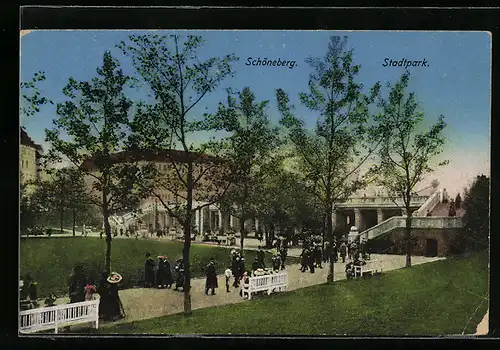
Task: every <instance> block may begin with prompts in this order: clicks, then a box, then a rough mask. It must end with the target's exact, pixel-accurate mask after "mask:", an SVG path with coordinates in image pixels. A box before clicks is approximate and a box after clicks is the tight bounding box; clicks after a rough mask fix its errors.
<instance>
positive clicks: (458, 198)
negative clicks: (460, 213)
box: [455, 193, 462, 210]
mask: <svg viewBox="0 0 500 350" xmlns="http://www.w3.org/2000/svg"><path fill="white" fill-rule="evenodd" d="M455 208H456V209H457V210H458V209H460V208H462V197H461V196H460V193H457V196H456V197H455Z"/></svg>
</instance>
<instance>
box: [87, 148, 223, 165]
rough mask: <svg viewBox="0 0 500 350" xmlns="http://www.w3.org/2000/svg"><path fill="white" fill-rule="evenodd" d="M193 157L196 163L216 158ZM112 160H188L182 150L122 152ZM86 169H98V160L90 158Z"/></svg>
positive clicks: (117, 161)
mask: <svg viewBox="0 0 500 350" xmlns="http://www.w3.org/2000/svg"><path fill="white" fill-rule="evenodd" d="M190 155H191V157H193V158H196V159H195V162H197V163H202V162H208V161H210V160H213V159H214V158H215V157H213V156H211V155H208V154H199V153H194V152H192V153H190ZM112 159H113V161H114V162H115V163H126V162H136V161H141V160H143V161H150V162H177V163H181V162H185V161H186V160H187V154H186V152H184V151H180V150H169V151H164V152H161V153H154V152H150V151H144V150H136V151H122V152H117V153H115V154H113V155H112ZM81 167H82V168H84V169H97V165H96V159H95V158H90V159H86V160H85V161H84V162H83V163H82V165H81Z"/></svg>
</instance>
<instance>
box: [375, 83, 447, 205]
mask: <svg viewBox="0 0 500 350" xmlns="http://www.w3.org/2000/svg"><path fill="white" fill-rule="evenodd" d="M409 81H410V75H409V73H405V74H403V75H402V76H401V78H400V80H399V81H398V82H397V83H396V84H394V85H393V86H391V85H389V87H390V91H389V96H388V98H387V99H384V98H383V97H381V96H380V95H379V96H378V107H379V108H380V109H381V112H380V113H379V114H378V115H377V116H376V120H377V121H378V122H379V124H378V125H379V127H378V128H377V133H379V134H380V135H381V136H382V140H383V142H382V143H381V146H380V148H379V152H378V155H379V160H380V164H378V165H375V166H374V167H373V168H372V169H371V172H372V175H373V179H374V182H375V183H377V184H378V185H381V186H383V187H384V188H386V190H387V191H388V193H389V194H390V195H392V196H394V197H400V198H401V197H402V198H403V201H404V203H405V208H406V209H409V205H410V201H411V197H412V195H413V192H414V191H413V190H414V188H415V186H416V185H417V184H418V183H419V182H420V181H422V180H423V179H424V177H425V175H427V174H429V173H430V172H432V171H433V167H432V161H433V158H434V157H436V156H437V155H439V154H440V153H441V152H442V147H443V145H444V143H445V138H444V136H443V130H444V128H445V127H446V123H445V122H444V117H443V116H440V117H439V118H438V120H437V122H436V123H435V124H433V125H431V126H430V127H429V129H428V130H426V131H424V132H417V127H418V126H419V124H420V123H421V122H422V121H423V119H424V113H423V112H422V111H421V110H420V109H419V106H418V103H417V100H416V96H415V94H414V93H412V92H411V93H407V92H406V90H407V88H408V84H409ZM447 163H448V162H447V161H443V162H440V163H438V164H436V165H437V166H442V165H446V164H447ZM433 187H434V184H433Z"/></svg>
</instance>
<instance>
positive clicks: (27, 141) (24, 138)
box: [20, 128, 42, 149]
mask: <svg viewBox="0 0 500 350" xmlns="http://www.w3.org/2000/svg"><path fill="white" fill-rule="evenodd" d="M20 129H21V145H24V146H27V147H31V148H35V149H41V148H42V146H40V145H37V144H36V143H35V142H34V141H33V140H32V139H31V137H29V135H28V133H27V132H26V130H24V129H23V128H20Z"/></svg>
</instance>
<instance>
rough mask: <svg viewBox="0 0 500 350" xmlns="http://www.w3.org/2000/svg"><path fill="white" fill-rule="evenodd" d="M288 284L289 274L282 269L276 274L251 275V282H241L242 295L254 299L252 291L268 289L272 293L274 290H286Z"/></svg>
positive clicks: (268, 292)
mask: <svg viewBox="0 0 500 350" xmlns="http://www.w3.org/2000/svg"><path fill="white" fill-rule="evenodd" d="M287 286H288V274H287V272H286V271H282V272H279V273H276V274H271V275H264V276H255V277H249V283H248V284H246V283H243V282H242V283H241V293H242V296H245V294H246V295H248V299H249V300H250V299H252V293H256V292H262V291H267V294H268V295H269V294H271V293H272V292H273V291H274V290H278V291H280V292H281V291H284V290H286V288H287Z"/></svg>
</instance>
